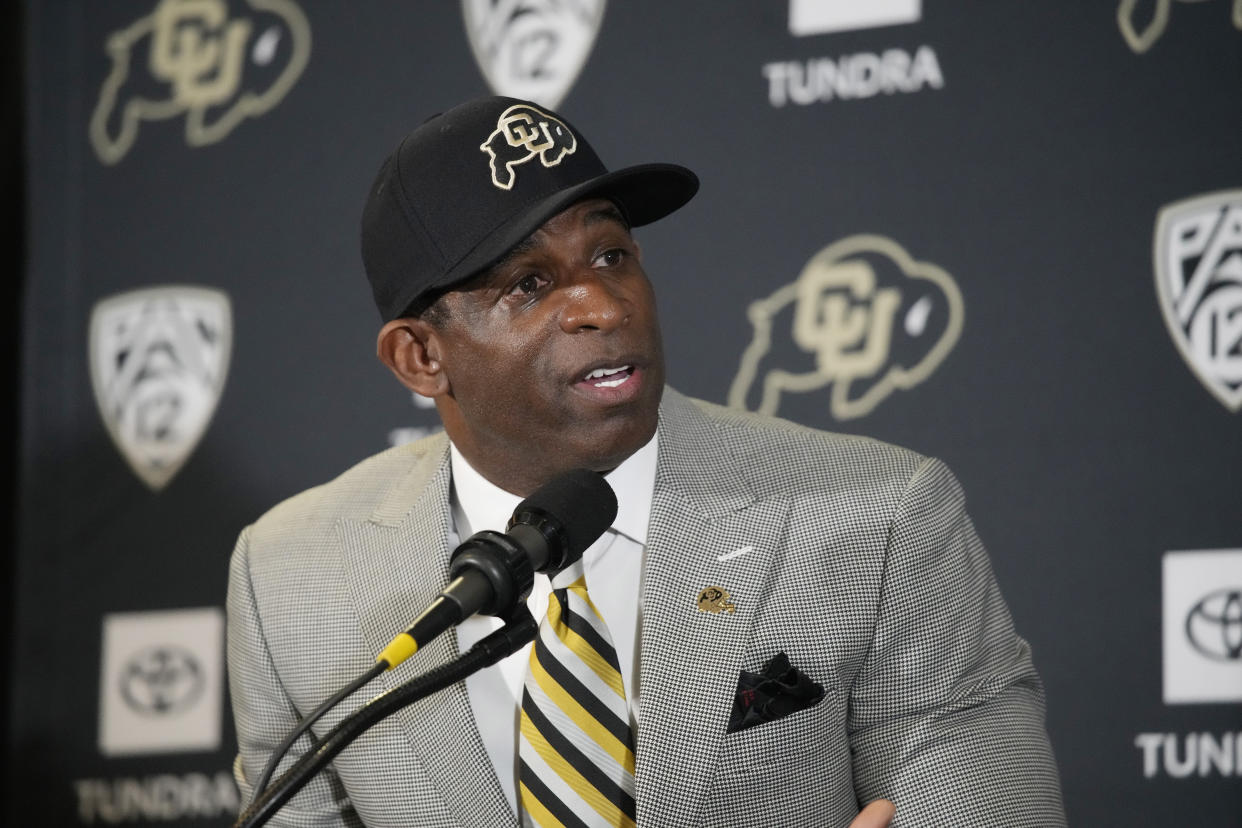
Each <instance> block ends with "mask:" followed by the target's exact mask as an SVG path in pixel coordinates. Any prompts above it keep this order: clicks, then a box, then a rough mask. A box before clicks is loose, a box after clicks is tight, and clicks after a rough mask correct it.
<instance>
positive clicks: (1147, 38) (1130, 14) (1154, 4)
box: [1117, 0, 1242, 55]
mask: <svg viewBox="0 0 1242 828" xmlns="http://www.w3.org/2000/svg"><path fill="white" fill-rule="evenodd" d="M1175 2H1176V3H1178V4H1197V3H1201V2H1203V0H1121V4H1120V5H1119V6H1117V27H1118V28H1120V29H1121V36H1122V37H1124V38H1125V40H1126V44H1127V45H1129V47H1130V49H1131V50H1132V51H1133V52H1134V53H1135V54H1140V55H1141V54H1142V53H1143V52H1146V51H1147V50H1148V49H1150V48H1151V47H1152V46H1153V45H1154V44H1155V42H1156V41H1157V40H1159V39H1160V37H1161V35H1163V34H1164V32H1165V29H1167V28H1168V27H1169V17H1170V16H1171V15H1172V13H1173V4H1174V3H1175ZM1227 2H1228V3H1229V5H1230V6H1232V7H1233V9H1232V11H1231V12H1230V18H1231V20H1232V21H1233V25H1234V26H1235V27H1237V28H1238V29H1242V0H1227Z"/></svg>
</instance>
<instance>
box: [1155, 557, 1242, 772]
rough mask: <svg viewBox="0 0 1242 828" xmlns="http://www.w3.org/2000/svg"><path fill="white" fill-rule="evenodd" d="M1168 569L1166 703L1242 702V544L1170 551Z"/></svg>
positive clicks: (1166, 575) (1166, 560)
mask: <svg viewBox="0 0 1242 828" xmlns="http://www.w3.org/2000/svg"><path fill="white" fill-rule="evenodd" d="M1163 569H1164V573H1163V575H1164V587H1163V592H1164V595H1163V604H1164V607H1163V617H1164V636H1163V637H1164V647H1163V653H1164V703H1165V704H1200V703H1221V702H1242V549H1206V550H1189V551H1178V552H1166V553H1165V555H1164V562H1163ZM1170 773H1171V774H1172V772H1171V771H1170ZM1172 775H1176V774H1172Z"/></svg>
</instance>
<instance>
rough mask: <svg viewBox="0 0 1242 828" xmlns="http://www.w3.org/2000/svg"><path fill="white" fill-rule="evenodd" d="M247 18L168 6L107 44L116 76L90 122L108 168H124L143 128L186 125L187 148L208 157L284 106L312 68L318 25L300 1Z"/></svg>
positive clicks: (252, 3)
mask: <svg viewBox="0 0 1242 828" xmlns="http://www.w3.org/2000/svg"><path fill="white" fill-rule="evenodd" d="M246 9H247V11H248V12H249V14H245V15H231V14H230V10H229V3H228V2H227V0H160V2H159V4H158V5H156V7H155V10H154V11H152V12H151V13H150V14H148V15H147V16H145V17H141V18H139V19H138V20H136V21H135V22H134V23H132V24H131V25H130V26H128V27H127V28H125V29H122V30H121V31H119V32H113V33H112V35H110V36H109V37H108V41H107V47H106V48H107V52H108V55H109V56H110V57H111V59H112V70H111V72H109V74H108V77H107V78H106V79H105V80H104V83H103V88H102V89H101V90H100V92H99V101H98V103H96V105H95V111H94V113H93V114H92V115H91V122H90V139H91V144H92V145H93V146H94V148H95V153H96V155H98V156H99V160H100V161H102V162H103V163H105V164H115V163H117V162H118V161H120V160H121V159H122V158H123V157H124V156H125V154H126V153H127V152H129V150H130V148H131V147H132V146H133V145H134V141H136V140H137V138H138V129H139V126H140V125H141V124H142V122H143V121H162V120H167V119H169V118H175V117H178V116H180V115H184V116H185V142H186V144H188V145H189V146H192V147H201V146H205V145H207V144H214V143H215V142H217V141H220V140H221V139H223V138H224V137H225V136H226V135H228V134H229V133H230V132H232V130H233V129H234V128H235V127H236V126H237V125H238V124H239V123H241V122H242V121H243V120H244V119H246V118H247V117H251V118H253V117H257V116H259V115H262V114H263V113H265V112H267V111H268V110H269V109H271V108H272V107H274V106H275V105H276V104H277V103H279V102H280V100H281V99H282V98H284V96H285V93H287V92H288V91H289V89H290V88H291V87H292V86H293V84H294V82H295V81H296V80H297V79H298V77H299V76H300V75H301V74H302V70H303V69H304V68H305V67H306V62H307V60H308V59H309V58H310V25H309V24H308V23H307V21H306V17H305V16H304V15H303V14H302V11H301V10H300V9H299V8H298V7H297V6H296V5H295V4H294V3H293V2H292V0H246ZM259 90H261V91H259Z"/></svg>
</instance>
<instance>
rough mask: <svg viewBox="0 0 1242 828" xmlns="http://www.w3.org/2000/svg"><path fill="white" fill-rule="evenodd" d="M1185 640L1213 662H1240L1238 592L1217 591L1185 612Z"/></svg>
mask: <svg viewBox="0 0 1242 828" xmlns="http://www.w3.org/2000/svg"><path fill="white" fill-rule="evenodd" d="M1186 638H1187V639H1188V640H1189V641H1190V644H1191V646H1192V647H1194V648H1195V649H1196V650H1198V651H1199V652H1200V653H1202V654H1203V655H1205V656H1207V657H1208V658H1211V659H1214V660H1216V661H1240V660H1242V589H1221V590H1217V591H1216V592H1211V593H1208V594H1207V595H1205V596H1204V597H1203V598H1201V599H1200V600H1199V602H1198V603H1197V604H1195V605H1194V606H1193V607H1191V608H1190V612H1188V613H1186Z"/></svg>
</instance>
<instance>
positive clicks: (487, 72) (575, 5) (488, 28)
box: [461, 0, 604, 109]
mask: <svg viewBox="0 0 1242 828" xmlns="http://www.w3.org/2000/svg"><path fill="white" fill-rule="evenodd" d="M461 7H462V12H463V14H464V15H465V18H466V34H467V36H468V37H469V38H470V48H471V49H472V50H473V51H474V58H475V60H476V61H478V64H479V68H480V69H482V70H483V77H485V78H486V79H487V83H488V85H489V86H491V88H492V90H493V91H494V92H495V93H496V94H498V95H508V96H510V97H514V98H525V99H526V100H528V101H535V102H536V103H539V104H542V105H544V106H546V107H548V108H549V109H555V108H556V107H557V105H558V104H560V102H561V101H562V100H564V98H565V95H567V94H568V93H569V89H570V87H572V86H573V84H574V81H575V80H577V79H578V75H579V74H580V73H581V72H582V67H583V66H585V65H586V61H587V58H588V57H589V56H590V54H591V49H592V47H593V46H594V45H595V38H596V36H597V35H598V34H599V28H600V24H601V23H602V22H603V19H604V0H463V2H462V4H461Z"/></svg>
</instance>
